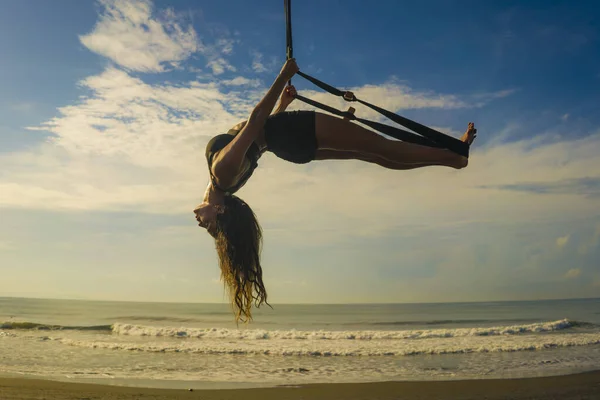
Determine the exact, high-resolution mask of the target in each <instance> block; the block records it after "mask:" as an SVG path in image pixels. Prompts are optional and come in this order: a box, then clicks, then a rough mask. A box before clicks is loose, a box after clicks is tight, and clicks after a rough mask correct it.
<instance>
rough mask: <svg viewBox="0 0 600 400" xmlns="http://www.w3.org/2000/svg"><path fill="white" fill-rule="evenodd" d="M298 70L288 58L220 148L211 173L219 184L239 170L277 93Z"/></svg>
mask: <svg viewBox="0 0 600 400" xmlns="http://www.w3.org/2000/svg"><path fill="white" fill-rule="evenodd" d="M297 71H298V66H297V65H296V62H295V60H294V59H290V60H288V61H287V62H286V63H285V65H284V66H283V68H282V69H281V72H280V73H279V75H278V76H277V78H276V79H275V82H273V84H272V85H271V88H270V89H269V91H268V92H267V94H266V95H265V96H264V97H263V99H262V100H261V101H260V102H259V103H258V104H257V105H256V107H254V109H253V110H252V112H251V113H250V117H249V118H248V123H246V125H245V126H244V127H243V128H242V130H241V131H240V133H239V134H237V135H236V137H235V138H234V139H233V140H232V141H231V142H230V143H229V144H228V145H227V146H225V147H224V148H223V149H222V150H220V151H219V152H218V153H217V154H216V155H215V158H214V160H213V174H214V175H215V178H216V179H217V181H218V183H219V186H223V187H227V186H229V184H231V183H232V182H231V181H232V180H233V179H235V176H236V175H237V173H238V171H239V170H240V168H241V166H242V164H243V162H244V157H245V156H246V152H247V151H248V148H249V147H250V145H251V144H252V143H253V142H254V140H255V139H256V138H257V137H258V135H259V134H260V132H261V131H262V129H263V127H264V125H265V122H266V121H267V118H268V117H269V115H270V114H271V111H273V107H275V102H276V101H277V98H278V97H279V94H280V93H281V92H282V91H283V88H284V87H285V84H286V82H287V81H289V80H290V79H291V78H292V76H293V75H294V74H295V73H296V72H297Z"/></svg>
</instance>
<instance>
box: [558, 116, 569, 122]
mask: <svg viewBox="0 0 600 400" xmlns="http://www.w3.org/2000/svg"><path fill="white" fill-rule="evenodd" d="M569 116H570V115H569V114H563V115H562V116H561V117H560V119H561V121H563V122H567V121H568V120H569Z"/></svg>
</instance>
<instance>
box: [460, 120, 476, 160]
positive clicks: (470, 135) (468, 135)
mask: <svg viewBox="0 0 600 400" xmlns="http://www.w3.org/2000/svg"><path fill="white" fill-rule="evenodd" d="M476 137H477V129H475V124H474V123H472V122H469V127H468V128H467V131H466V132H465V133H464V135H462V137H461V138H460V140H461V141H463V142H465V143H468V144H469V146H470V145H471V144H472V143H473V140H475V138H476ZM467 165H469V159H468V158H467V157H461V160H460V162H459V165H458V169H462V168H465V167H466V166H467Z"/></svg>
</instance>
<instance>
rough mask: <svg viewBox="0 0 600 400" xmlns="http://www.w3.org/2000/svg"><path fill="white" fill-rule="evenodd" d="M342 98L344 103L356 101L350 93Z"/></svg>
mask: <svg viewBox="0 0 600 400" xmlns="http://www.w3.org/2000/svg"><path fill="white" fill-rule="evenodd" d="M343 97H344V100H346V101H356V96H355V95H354V93H352V92H345V93H344V95H343Z"/></svg>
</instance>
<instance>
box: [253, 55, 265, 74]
mask: <svg viewBox="0 0 600 400" xmlns="http://www.w3.org/2000/svg"><path fill="white" fill-rule="evenodd" d="M251 55H252V58H253V59H252V69H253V70H254V72H256V73H261V72H267V71H268V69H267V67H265V65H264V63H263V55H262V54H261V53H259V52H258V51H252V52H251Z"/></svg>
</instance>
